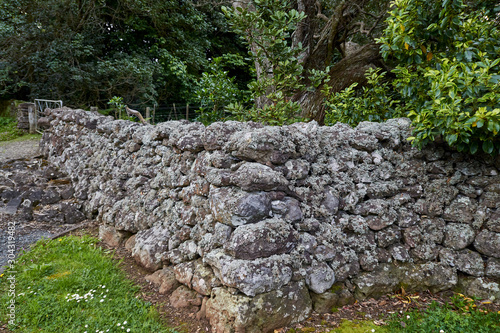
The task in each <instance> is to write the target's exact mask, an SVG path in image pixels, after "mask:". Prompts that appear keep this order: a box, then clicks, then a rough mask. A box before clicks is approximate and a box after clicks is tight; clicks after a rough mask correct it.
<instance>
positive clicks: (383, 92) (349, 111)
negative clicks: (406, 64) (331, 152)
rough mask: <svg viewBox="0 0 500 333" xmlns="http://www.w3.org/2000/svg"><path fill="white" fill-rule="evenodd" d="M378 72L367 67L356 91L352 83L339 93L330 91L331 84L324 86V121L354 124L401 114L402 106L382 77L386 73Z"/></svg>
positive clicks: (355, 85) (403, 107)
mask: <svg viewBox="0 0 500 333" xmlns="http://www.w3.org/2000/svg"><path fill="white" fill-rule="evenodd" d="M380 71H381V69H369V70H368V71H367V72H366V78H367V84H366V85H365V86H363V87H362V88H361V89H358V90H356V87H357V86H358V84H357V83H353V84H352V85H351V86H349V87H348V88H346V89H344V90H342V91H341V92H338V93H335V94H331V92H330V90H331V87H330V86H329V85H324V87H323V89H322V92H323V94H324V95H325V96H326V100H325V113H326V114H325V124H326V125H333V124H335V123H336V122H342V123H346V124H349V125H351V126H353V127H354V126H356V125H358V124H359V123H360V122H362V121H375V122H381V121H385V120H387V119H390V118H395V117H401V116H403V115H404V114H405V113H406V107H405V105H404V104H403V103H401V101H400V100H399V97H400V96H399V95H398V94H397V93H396V92H395V91H394V89H393V83H392V82H388V81H387V80H385V75H386V74H387V73H385V72H384V73H381V72H380ZM327 80H328V79H327Z"/></svg>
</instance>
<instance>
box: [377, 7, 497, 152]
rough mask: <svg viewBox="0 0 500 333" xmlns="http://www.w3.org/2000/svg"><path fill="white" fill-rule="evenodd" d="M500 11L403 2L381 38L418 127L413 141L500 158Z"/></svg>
mask: <svg viewBox="0 0 500 333" xmlns="http://www.w3.org/2000/svg"><path fill="white" fill-rule="evenodd" d="M499 8H500V7H499V6H498V5H496V7H495V8H494V9H493V5H491V4H490V5H489V7H488V6H486V7H485V6H477V7H474V8H473V7H470V6H468V5H466V3H465V2H464V1H463V0H444V1H425V0H397V1H394V6H393V9H392V11H391V12H390V17H389V18H388V19H387V24H388V26H387V28H386V30H385V33H384V36H383V37H382V38H380V39H379V42H380V43H381V44H382V47H381V50H382V55H383V56H384V58H385V59H386V60H391V61H394V62H395V63H396V64H397V66H396V69H395V70H393V73H395V74H396V76H397V80H396V81H395V87H396V89H398V91H400V92H401V94H402V96H403V98H404V101H405V102H406V104H407V105H411V110H410V111H409V113H408V116H409V117H410V118H411V119H412V121H413V126H414V136H413V137H412V138H410V139H411V140H412V142H413V143H414V144H415V145H416V146H418V147H423V146H424V145H425V144H427V143H429V142H431V141H434V140H435V139H436V138H437V137H438V136H440V137H442V138H443V139H444V140H445V141H446V142H447V143H448V144H449V145H451V146H455V147H456V148H457V150H459V151H468V152H470V153H473V154H474V153H476V152H477V151H479V150H482V151H484V152H486V153H488V154H498V153H499V152H500V137H499V135H498V133H499V132H500V59H499V58H498V54H500V31H499V29H498V26H497V24H496V23H495V21H494V19H495V16H492V13H493V12H495V10H496V11H498V9H499Z"/></svg>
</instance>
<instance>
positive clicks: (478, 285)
mask: <svg viewBox="0 0 500 333" xmlns="http://www.w3.org/2000/svg"><path fill="white" fill-rule="evenodd" d="M458 290H460V291H461V292H463V293H464V294H466V295H473V296H476V297H478V298H480V299H483V300H488V301H493V302H496V303H498V302H499V301H500V285H499V284H498V283H497V282H493V281H488V280H486V279H485V278H482V277H479V278H475V277H466V278H461V279H460V281H459V284H458Z"/></svg>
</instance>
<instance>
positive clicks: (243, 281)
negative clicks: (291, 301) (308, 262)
mask: <svg viewBox="0 0 500 333" xmlns="http://www.w3.org/2000/svg"><path fill="white" fill-rule="evenodd" d="M204 260H205V262H206V263H207V264H209V265H210V266H211V267H212V269H213V270H214V273H215V276H217V278H219V279H220V280H221V282H222V284H224V285H225V286H228V287H233V288H237V289H238V290H240V291H241V292H242V293H244V294H245V295H247V296H255V295H258V294H261V293H264V292H268V291H271V290H275V289H279V288H281V287H282V286H284V285H286V284H288V283H289V282H290V280H291V279H292V269H291V266H292V262H291V258H290V257H289V256H286V255H281V256H271V257H268V258H262V259H255V260H238V259H234V258H233V257H230V256H228V255H227V254H225V253H224V251H222V250H220V249H219V250H214V251H212V252H210V253H208V254H207V255H206V256H205V258H204Z"/></svg>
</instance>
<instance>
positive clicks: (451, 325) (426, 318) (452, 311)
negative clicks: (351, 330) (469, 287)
mask: <svg viewBox="0 0 500 333" xmlns="http://www.w3.org/2000/svg"><path fill="white" fill-rule="evenodd" d="M388 329H389V331H390V332H408V333H410V332H412V333H413V332H415V333H427V332H446V333H495V332H500V311H499V312H488V311H485V310H481V309H478V308H477V306H476V305H475V302H474V300H473V299H471V298H468V297H465V296H464V295H461V294H456V295H454V296H453V297H452V299H451V302H450V304H444V305H440V304H438V303H437V302H433V303H432V304H431V305H430V306H429V308H428V309H426V310H415V311H412V312H408V313H403V314H402V315H399V316H394V317H393V318H392V319H391V320H390V322H389V325H388Z"/></svg>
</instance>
